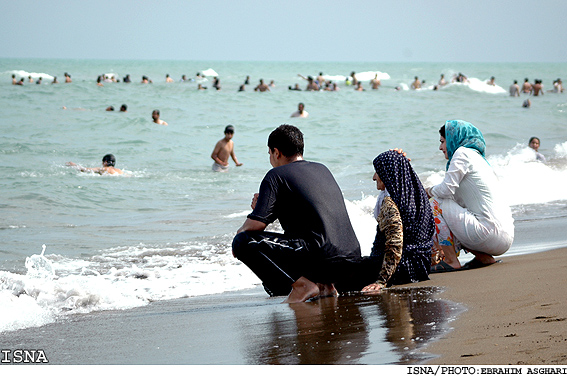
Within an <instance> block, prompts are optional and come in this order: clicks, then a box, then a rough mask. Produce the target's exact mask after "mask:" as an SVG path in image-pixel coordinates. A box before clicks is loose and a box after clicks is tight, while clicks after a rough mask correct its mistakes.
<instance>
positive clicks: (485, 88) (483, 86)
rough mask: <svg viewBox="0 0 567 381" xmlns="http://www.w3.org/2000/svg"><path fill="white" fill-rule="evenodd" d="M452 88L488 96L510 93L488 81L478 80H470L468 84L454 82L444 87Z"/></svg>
mask: <svg viewBox="0 0 567 381" xmlns="http://www.w3.org/2000/svg"><path fill="white" fill-rule="evenodd" d="M451 87H466V88H469V89H471V90H473V91H477V92H479V93H488V94H506V93H508V92H507V91H506V90H505V89H504V88H502V87H500V86H498V85H494V86H493V85H489V84H488V83H487V81H486V80H481V79H478V78H468V82H452V83H448V84H447V85H445V86H444V88H451Z"/></svg>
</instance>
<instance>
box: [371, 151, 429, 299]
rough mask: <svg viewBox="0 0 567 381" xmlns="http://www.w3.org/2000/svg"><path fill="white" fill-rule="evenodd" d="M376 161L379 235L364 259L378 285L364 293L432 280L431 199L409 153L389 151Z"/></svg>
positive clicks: (377, 230) (376, 209) (377, 231)
mask: <svg viewBox="0 0 567 381" xmlns="http://www.w3.org/2000/svg"><path fill="white" fill-rule="evenodd" d="M373 164H374V169H375V170H376V173H375V174H374V177H373V180H374V181H376V187H377V188H378V189H379V190H381V191H382V192H381V193H380V195H379V196H378V201H377V203H376V208H375V210H374V217H375V218H376V220H377V221H378V226H377V229H376V238H375V240H374V244H373V247H372V252H371V254H370V257H367V258H365V260H364V261H363V263H364V262H365V266H364V267H365V268H366V269H368V270H369V271H370V272H372V273H373V274H374V275H373V278H367V279H372V280H370V281H374V283H372V284H369V285H367V286H366V287H364V288H363V289H362V292H377V291H379V290H380V289H382V288H384V287H387V286H391V285H395V284H406V283H413V282H419V281H422V280H427V279H429V271H430V267H431V247H432V245H433V241H432V238H433V234H434V231H435V225H434V222H433V213H432V210H431V206H430V204H429V199H428V197H427V194H426V192H425V189H424V188H423V186H422V184H421V181H420V180H419V178H418V176H417V174H416V173H415V172H414V170H413V168H412V167H411V165H410V162H409V160H408V159H407V158H406V157H405V155H404V154H402V153H400V152H398V151H386V152H383V153H381V154H380V155H378V156H377V157H376V158H375V159H374V162H373ZM369 276H372V275H366V277H369Z"/></svg>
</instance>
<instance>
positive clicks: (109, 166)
mask: <svg viewBox="0 0 567 381" xmlns="http://www.w3.org/2000/svg"><path fill="white" fill-rule="evenodd" d="M115 164H116V157H114V155H113V154H110V153H109V154H108V155H105V156H104V157H103V158H102V167H98V168H85V167H83V166H81V165H79V164H75V163H73V162H72V161H70V162H68V163H67V165H68V166H70V167H75V168H77V169H78V170H79V171H81V172H94V173H98V174H99V175H104V174H105V173H107V174H109V175H122V174H124V172H123V171H122V170H121V169H118V168H115V167H114V165H115Z"/></svg>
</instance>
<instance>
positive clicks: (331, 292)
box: [317, 283, 339, 298]
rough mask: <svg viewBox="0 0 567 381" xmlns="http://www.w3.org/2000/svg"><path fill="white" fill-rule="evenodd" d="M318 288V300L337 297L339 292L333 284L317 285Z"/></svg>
mask: <svg viewBox="0 0 567 381" xmlns="http://www.w3.org/2000/svg"><path fill="white" fill-rule="evenodd" d="M317 286H318V287H319V296H318V297H319V298H326V297H329V296H335V297H336V296H339V292H338V291H337V289H336V288H335V285H334V284H332V283H331V284H324V283H317Z"/></svg>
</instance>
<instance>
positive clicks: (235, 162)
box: [230, 144, 242, 167]
mask: <svg viewBox="0 0 567 381" xmlns="http://www.w3.org/2000/svg"><path fill="white" fill-rule="evenodd" d="M230 157H232V160H234V164H236V166H237V167H240V166H241V165H242V163H239V162H238V159H237V158H236V155H235V154H234V144H233V145H232V149H231V150H230Z"/></svg>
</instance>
